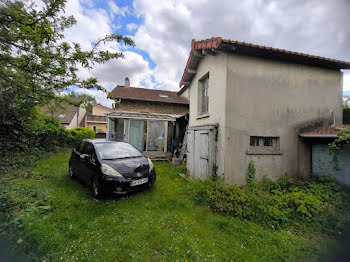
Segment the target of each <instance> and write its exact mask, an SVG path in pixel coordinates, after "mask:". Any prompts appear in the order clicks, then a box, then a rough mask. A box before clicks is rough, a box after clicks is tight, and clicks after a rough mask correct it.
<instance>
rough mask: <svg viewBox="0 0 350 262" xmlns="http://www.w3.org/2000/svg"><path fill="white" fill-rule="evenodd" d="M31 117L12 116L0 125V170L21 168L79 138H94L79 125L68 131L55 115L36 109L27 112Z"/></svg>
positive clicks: (70, 144)
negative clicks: (45, 113)
mask: <svg viewBox="0 0 350 262" xmlns="http://www.w3.org/2000/svg"><path fill="white" fill-rule="evenodd" d="M28 118H30V120H28V119H27V120H26V121H21V120H20V119H13V121H12V122H10V123H7V124H6V125H3V126H0V127H1V130H0V131H2V136H0V151H1V155H0V163H1V166H0V173H2V172H6V171H8V170H10V169H13V168H17V167H22V166H24V165H27V164H29V163H32V162H33V161H35V160H37V159H39V158H41V157H42V156H45V155H47V153H49V152H56V151H57V150H59V149H60V148H63V147H73V146H75V145H77V144H78V143H79V142H80V141H81V140H82V139H85V138H94V137H95V133H94V131H93V130H91V129H88V128H84V127H78V128H74V129H72V130H67V129H66V128H65V127H64V126H62V125H61V124H60V120H59V119H58V118H56V117H50V116H46V115H42V114H40V112H39V110H38V109H37V108H33V110H32V112H29V113H28Z"/></svg>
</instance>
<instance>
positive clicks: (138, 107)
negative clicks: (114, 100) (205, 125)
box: [117, 99, 189, 115]
mask: <svg viewBox="0 0 350 262" xmlns="http://www.w3.org/2000/svg"><path fill="white" fill-rule="evenodd" d="M188 108H189V106H188V105H184V104H170V103H167V104H164V103H157V102H147V101H135V100H123V99H122V101H121V102H120V104H118V105H117V111H126V112H138V113H158V114H174V115H185V114H187V113H188V110H189V109H188Z"/></svg>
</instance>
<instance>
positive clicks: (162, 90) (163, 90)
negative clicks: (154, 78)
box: [115, 85, 177, 94]
mask: <svg viewBox="0 0 350 262" xmlns="http://www.w3.org/2000/svg"><path fill="white" fill-rule="evenodd" d="M118 87H123V88H135V89H144V90H151V91H161V92H170V93H176V94H177V91H170V90H165V89H153V88H146V87H134V86H130V87H125V86H122V85H117V86H116V87H115V88H118Z"/></svg>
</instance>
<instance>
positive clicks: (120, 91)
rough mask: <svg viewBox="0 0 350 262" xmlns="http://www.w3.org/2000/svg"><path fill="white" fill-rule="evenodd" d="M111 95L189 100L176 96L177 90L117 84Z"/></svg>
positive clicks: (185, 101)
mask: <svg viewBox="0 0 350 262" xmlns="http://www.w3.org/2000/svg"><path fill="white" fill-rule="evenodd" d="M111 95H112V96H113V97H115V98H117V99H130V100H140V101H151V102H161V103H172V104H185V105H188V104H189V101H188V100H187V99H186V98H185V97H182V96H178V95H177V92H172V91H166V90H157V89H148V88H139V87H125V86H120V85H118V86H117V87H116V88H114V90H113V91H112V92H111Z"/></svg>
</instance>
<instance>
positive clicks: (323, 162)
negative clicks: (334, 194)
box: [300, 125, 350, 187]
mask: <svg viewBox="0 0 350 262" xmlns="http://www.w3.org/2000/svg"><path fill="white" fill-rule="evenodd" d="M344 128H347V129H348V128H350V126H346V125H342V126H334V127H329V128H323V129H318V130H314V131H309V132H304V133H301V134H300V137H301V138H302V139H303V141H304V142H305V143H308V144H309V145H310V146H311V152H312V155H311V165H312V175H315V176H328V175H333V176H334V177H335V179H336V180H337V182H338V183H339V184H341V185H343V186H347V187H349V186H350V161H349V159H350V145H348V144H344V145H343V146H342V147H341V148H340V149H339V150H337V151H336V159H333V156H332V155H330V154H329V150H328V149H329V144H330V143H331V142H332V141H334V139H336V138H337V135H338V134H339V133H340V131H341V130H342V129H344Z"/></svg>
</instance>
